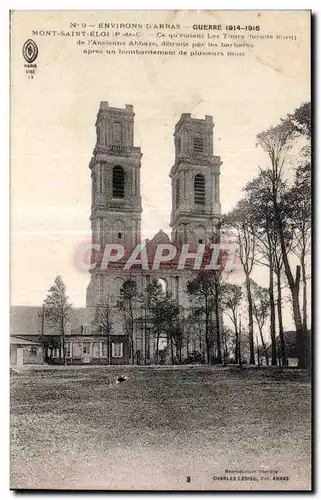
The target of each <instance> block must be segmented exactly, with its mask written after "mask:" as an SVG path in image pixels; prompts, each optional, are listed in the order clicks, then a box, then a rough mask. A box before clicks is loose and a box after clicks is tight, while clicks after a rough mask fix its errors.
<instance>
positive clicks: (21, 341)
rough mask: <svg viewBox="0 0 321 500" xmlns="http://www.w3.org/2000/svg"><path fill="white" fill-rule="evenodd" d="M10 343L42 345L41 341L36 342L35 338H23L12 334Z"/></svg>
mask: <svg viewBox="0 0 321 500" xmlns="http://www.w3.org/2000/svg"><path fill="white" fill-rule="evenodd" d="M10 345H23V346H24V345H31V346H32V345H34V346H37V345H42V344H41V343H40V342H35V341H33V340H27V339H22V338H19V337H15V336H11V337H10Z"/></svg>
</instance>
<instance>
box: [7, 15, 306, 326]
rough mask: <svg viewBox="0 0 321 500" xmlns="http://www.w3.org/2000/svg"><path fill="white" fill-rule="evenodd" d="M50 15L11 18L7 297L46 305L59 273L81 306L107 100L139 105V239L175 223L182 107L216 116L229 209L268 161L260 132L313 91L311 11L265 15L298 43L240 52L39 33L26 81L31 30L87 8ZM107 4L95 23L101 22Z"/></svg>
mask: <svg viewBox="0 0 321 500" xmlns="http://www.w3.org/2000/svg"><path fill="white" fill-rule="evenodd" d="M16 14H17V13H16ZM51 14H52V15H51V16H48V14H47V15H46V13H44V12H39V11H38V12H33V13H29V14H28V13H25V14H24V17H23V15H22V14H20V17H19V16H18V17H16V18H15V19H14V22H13V30H14V38H13V41H12V82H11V83H12V120H11V127H12V147H11V151H12V158H11V186H12V191H11V230H12V247H11V260H12V270H11V274H12V295H11V301H12V304H20V305H22V304H25V305H32V304H35V305H36V304H40V303H41V302H42V300H43V298H44V297H45V294H46V292H47V290H48V288H49V286H50V285H51V283H52V281H53V280H54V278H55V276H56V275H57V274H61V275H62V276H63V278H64V280H65V282H66V284H67V288H68V294H69V296H70V298H71V300H72V302H73V304H74V305H75V306H83V305H85V290H86V286H87V284H88V281H89V276H88V273H86V272H84V271H80V270H78V269H77V268H76V266H75V264H74V255H75V250H76V248H77V246H78V245H79V244H80V243H82V242H83V241H85V240H87V239H88V238H90V223H89V215H90V203H91V199H90V197H91V186H90V170H89V169H88V164H89V161H90V157H91V154H92V150H93V148H94V145H95V127H94V125H95V119H96V114H97V112H98V108H99V104H100V101H109V104H110V105H111V106H113V107H124V106H125V104H133V106H134V111H135V134H134V141H135V145H136V146H140V147H141V149H142V153H143V158H142V170H141V195H142V203H143V209H144V212H143V219H142V229H143V238H145V237H148V238H151V237H152V236H153V234H154V233H155V232H157V231H158V230H159V229H160V228H162V229H164V230H165V231H169V230H170V228H169V217H170V211H171V192H170V179H169V171H170V168H171V166H172V165H173V162H174V145H173V132H174V127H175V123H176V122H177V121H178V120H179V118H180V115H181V113H192V116H193V117H197V118H204V117H205V115H212V116H213V118H214V123H215V128H214V154H216V155H220V156H221V158H222V161H223V165H222V167H221V204H222V211H223V212H225V211H228V210H230V209H231V208H232V207H233V205H234V204H235V203H236V202H237V200H238V199H239V198H240V197H241V195H242V188H243V186H244V185H245V184H246V182H247V181H249V180H250V179H252V178H253V176H255V175H256V173H257V168H258V164H260V165H262V166H263V165H264V162H265V157H264V155H262V153H261V152H260V151H259V149H258V148H256V140H255V136H256V134H257V133H258V132H260V131H261V130H264V129H266V128H268V127H269V126H271V125H274V124H276V123H277V122H278V121H279V119H280V118H281V117H282V116H285V115H286V114H287V113H289V112H291V111H293V110H294V109H295V108H296V107H298V106H299V105H300V104H301V103H302V102H304V101H307V100H309V95H310V81H309V32H308V22H309V20H308V14H307V13H303V14H302V13H301V14H300V13H296V14H295V13H294V14H293V13H292V14H288V15H286V14H287V13H284V12H277V13H274V16H273V13H264V14H262V15H261V16H260V18H259V19H260V23H261V25H262V26H263V28H264V30H263V31H264V32H269V33H271V32H272V33H274V34H276V33H283V34H291V33H296V35H297V41H296V42H293V41H283V42H276V41H267V40H265V41H262V42H259V43H257V45H256V46H255V48H254V49H252V51H250V52H249V53H248V54H247V55H246V57H239V58H226V57H225V58H216V57H210V56H209V57H207V58H206V57H200V58H196V57H195V58H192V57H189V58H183V57H181V58H178V57H176V58H166V57H157V56H153V57H146V56H145V57H137V56H135V57H133V56H132V57H118V58H117V57H115V56H91V57H89V56H84V55H81V54H80V50H79V47H77V46H76V44H75V41H74V40H73V41H71V40H70V39H68V40H67V39H62V38H53V37H51V38H41V39H40V38H39V37H38V38H37V37H33V38H34V39H35V40H36V42H37V44H38V46H39V56H38V59H37V61H36V62H37V65H38V68H37V72H36V75H35V78H34V79H33V80H28V79H27V77H26V74H25V73H24V66H23V60H22V56H21V47H22V45H23V43H24V41H25V40H26V39H27V38H29V37H30V35H31V29H36V28H38V29H40V28H43V29H62V28H68V22H69V21H70V20H74V19H75V20H77V21H79V22H82V21H83V20H84V19H85V20H86V15H87V16H88V13H86V12H82V13H81V12H78V13H76V14H75V13H73V14H72V19H71V13H68V12H65V13H64V14H62V13H57V14H54V13H51ZM102 14H105V13H98V14H97V15H96V16H92V17H91V18H90V21H91V22H92V23H93V22H96V21H97V20H101V19H102V18H103V20H106V17H107V16H106V15H102ZM144 15H146V16H147V15H148V13H145V14H144ZM55 16H56V17H55ZM113 16H114V17H113ZM142 16H143V13H142V12H140V13H137V12H136V13H122V14H121V13H118V14H117V13H109V14H108V20H116V19H117V20H120V21H124V20H126V21H128V22H135V21H136V22H137V21H138V20H139V21H140V22H142ZM154 16H155V17H154V21H155V22H162V21H164V20H165V17H164V16H165V13H154ZM156 16H158V17H156ZM193 16H194V17H193ZM195 16H196V18H195ZM208 16H209V14H208V13H202V14H197V13H190V14H188V15H187V14H186V13H185V14H184V15H183V14H178V15H176V19H175V22H180V23H182V24H184V25H189V24H192V23H193V22H198V23H201V22H209V19H208ZM224 16H225V17H224ZM248 16H252V17H251V19H250V18H249V17H248ZM248 16H247V19H248V21H247V22H248V23H253V22H257V17H256V16H257V15H256V13H254V12H253V13H248ZM231 18H232V13H223V12H220V13H217V14H216V15H215V16H214V14H213V16H212V18H211V22H214V21H220V22H230V20H231ZM195 19H196V21H195ZM227 20H229V21H227ZM143 21H144V22H149V20H148V19H147V18H146V21H145V20H144V18H143ZM232 22H236V23H237V22H239V19H237V18H236V17H235V21H234V19H233V21H232ZM262 276H263V275H262ZM257 277H258V279H260V277H259V275H257ZM262 284H263V283H262ZM289 321H290V322H291V320H289ZM289 324H290V323H289Z"/></svg>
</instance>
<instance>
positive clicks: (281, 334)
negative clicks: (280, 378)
mask: <svg viewBox="0 0 321 500" xmlns="http://www.w3.org/2000/svg"><path fill="white" fill-rule="evenodd" d="M276 277H277V290H278V297H277V310H278V319H279V340H280V355H281V363H282V366H287V358H286V348H285V340H284V329H283V317H282V288H281V269H280V267H279V266H278V267H277V273H276Z"/></svg>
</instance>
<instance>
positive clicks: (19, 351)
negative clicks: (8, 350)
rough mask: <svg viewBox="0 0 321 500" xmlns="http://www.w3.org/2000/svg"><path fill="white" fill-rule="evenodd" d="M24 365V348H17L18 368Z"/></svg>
mask: <svg viewBox="0 0 321 500" xmlns="http://www.w3.org/2000/svg"><path fill="white" fill-rule="evenodd" d="M22 365H23V347H17V366H22Z"/></svg>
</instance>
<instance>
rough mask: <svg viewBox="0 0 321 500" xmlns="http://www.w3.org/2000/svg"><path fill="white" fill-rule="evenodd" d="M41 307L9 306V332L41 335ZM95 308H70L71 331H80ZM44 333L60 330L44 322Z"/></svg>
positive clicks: (55, 333) (90, 319) (53, 333)
mask: <svg viewBox="0 0 321 500" xmlns="http://www.w3.org/2000/svg"><path fill="white" fill-rule="evenodd" d="M41 315H42V307H37V306H11V308H10V334H11V335H15V336H19V335H23V336H25V335H28V336H29V337H32V336H34V337H36V336H39V335H41V333H42V332H41V323H42V321H41ZM94 315H95V308H93V307H77V308H74V309H72V312H71V318H70V320H71V321H70V327H71V331H72V333H74V332H76V331H79V332H80V331H81V326H82V325H84V324H90V323H92V322H93V320H94ZM43 333H44V335H59V334H60V332H59V331H58V329H57V328H56V327H53V326H51V325H49V324H47V323H46V322H45V326H44V332H43Z"/></svg>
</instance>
